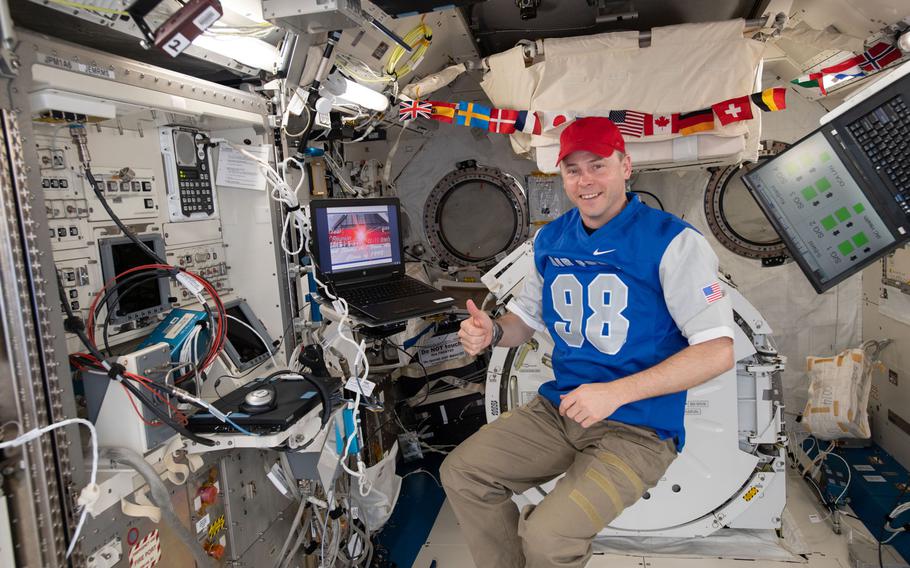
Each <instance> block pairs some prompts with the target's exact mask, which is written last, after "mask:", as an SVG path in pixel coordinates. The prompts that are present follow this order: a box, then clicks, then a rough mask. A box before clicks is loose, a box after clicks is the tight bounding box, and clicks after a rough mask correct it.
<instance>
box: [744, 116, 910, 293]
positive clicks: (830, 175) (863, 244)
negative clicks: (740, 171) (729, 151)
mask: <svg viewBox="0 0 910 568" xmlns="http://www.w3.org/2000/svg"><path fill="white" fill-rule="evenodd" d="M838 150H839V149H838V148H836V147H835V146H834V144H833V143H832V141H831V139H829V138H828V137H827V136H826V135H825V132H824V131H823V130H817V131H815V132H813V133H812V134H810V135H808V136H807V137H805V138H803V139H802V140H800V141H799V142H797V143H795V144H793V145H792V146H791V147H790V148H788V149H787V150H786V151H784V152H783V153H781V154H779V155H778V156H777V157H775V158H774V159H772V160H770V161H768V162H767V163H765V164H763V165H762V166H759V167H758V168H756V169H754V170H752V171H751V172H749V173H747V174H745V175H744V176H743V181H744V182H745V184H746V186H747V187H748V188H749V190H750V191H751V193H752V195H753V197H755V199H756V201H757V202H758V204H759V205H760V206H761V208H762V209H763V210H764V212H765V214H766V215H767V216H768V219H769V220H770V221H771V223H772V224H773V225H774V228H775V229H776V230H777V232H778V233H779V234H780V236H781V238H782V239H783V241H784V242H785V243H786V245H787V247H788V248H789V249H790V252H791V254H792V255H793V258H794V259H795V260H796V262H797V263H798V264H799V266H800V267H801V268H802V270H803V272H804V273H805V274H806V276H807V277H808V279H809V281H810V282H811V283H812V285H813V287H814V288H815V289H816V290H817V291H818V292H819V293H821V292H823V291H825V290H827V289H829V288H830V287H832V286H834V285H835V284H837V283H838V282H840V281H842V280H844V279H845V278H847V277H849V276H850V275H852V274H855V273H856V272H858V271H859V270H861V269H862V268H864V267H865V266H867V265H869V264H871V263H872V262H874V261H875V260H877V259H878V258H880V257H881V256H882V255H883V254H885V253H886V252H887V251H888V250H890V249H891V248H893V247H894V246H896V244H898V242H899V241H900V240H903V239H904V238H905V235H902V234H901V233H900V232H899V230H898V229H899V228H898V227H894V224H893V223H891V222H886V220H885V219H883V217H882V215H880V214H879V211H880V210H882V205H883V204H882V196H880V195H877V193H880V191H881V190H880V188H877V187H876V186H875V184H873V183H870V182H866V181H864V179H863V178H862V176H861V175H859V174H858V173H857V170H856V169H855V166H853V165H852V164H851V165H850V166H848V165H847V164H846V163H845V159H844V158H842V156H841V152H839V151H838ZM888 198H889V199H890V196H888Z"/></svg>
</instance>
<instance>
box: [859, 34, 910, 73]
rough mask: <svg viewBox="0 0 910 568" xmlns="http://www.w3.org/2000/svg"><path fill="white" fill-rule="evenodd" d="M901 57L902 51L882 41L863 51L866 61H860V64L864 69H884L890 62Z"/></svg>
mask: <svg viewBox="0 0 910 568" xmlns="http://www.w3.org/2000/svg"><path fill="white" fill-rule="evenodd" d="M900 58H901V51H900V50H899V49H898V48H897V47H895V46H893V45H890V44H887V43H885V42H883V41H880V42H878V43H877V44H875V45H873V46H872V47H870V48H869V49H868V50H867V51H866V52H865V53H863V59H864V60H865V62H863V63H860V65H859V66H860V67H861V68H862V70H863V71H875V70H877V69H883V68H884V67H886V66H887V65H888V64H889V63H891V62H893V61H897V60H898V59H900Z"/></svg>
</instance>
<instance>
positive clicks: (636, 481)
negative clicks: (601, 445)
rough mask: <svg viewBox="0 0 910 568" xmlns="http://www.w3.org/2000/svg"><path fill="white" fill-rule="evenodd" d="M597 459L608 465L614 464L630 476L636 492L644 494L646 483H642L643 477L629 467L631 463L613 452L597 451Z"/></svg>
mask: <svg viewBox="0 0 910 568" xmlns="http://www.w3.org/2000/svg"><path fill="white" fill-rule="evenodd" d="M597 459H599V460H600V461H601V462H602V463H604V464H606V465H612V466H613V467H615V468H617V469H618V470H619V471H621V472H623V474H624V475H625V476H626V477H628V478H629V481H631V482H632V485H634V486H635V494H636V495H643V494H644V492H645V484H644V483H642V481H641V478H640V477H638V474H637V473H635V471H634V470H633V469H632V468H631V467H629V464H627V463H626V462H624V461H622V460H621V459H619V456H617V455H616V454H611V453H610V452H597Z"/></svg>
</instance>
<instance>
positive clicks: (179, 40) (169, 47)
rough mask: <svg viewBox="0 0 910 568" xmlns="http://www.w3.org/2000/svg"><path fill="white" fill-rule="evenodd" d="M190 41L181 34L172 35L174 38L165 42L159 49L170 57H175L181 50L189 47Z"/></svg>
mask: <svg viewBox="0 0 910 568" xmlns="http://www.w3.org/2000/svg"><path fill="white" fill-rule="evenodd" d="M190 43H191V42H190V40H188V39H187V38H186V36H185V35H183V34H179V33H178V34H174V37H172V38H171V39H169V40H167V43H165V44H164V45H162V46H161V49H163V50H164V52H165V53H167V54H168V55H170V56H171V57H177V56H178V55H180V54H181V53H183V50H184V49H186V48H188V47H189V46H190Z"/></svg>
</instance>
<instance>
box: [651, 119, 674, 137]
mask: <svg viewBox="0 0 910 568" xmlns="http://www.w3.org/2000/svg"><path fill="white" fill-rule="evenodd" d="M665 134H673V117H672V115H669V114H652V115H651V122H650V123H649V122H645V136H663V135H665Z"/></svg>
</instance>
